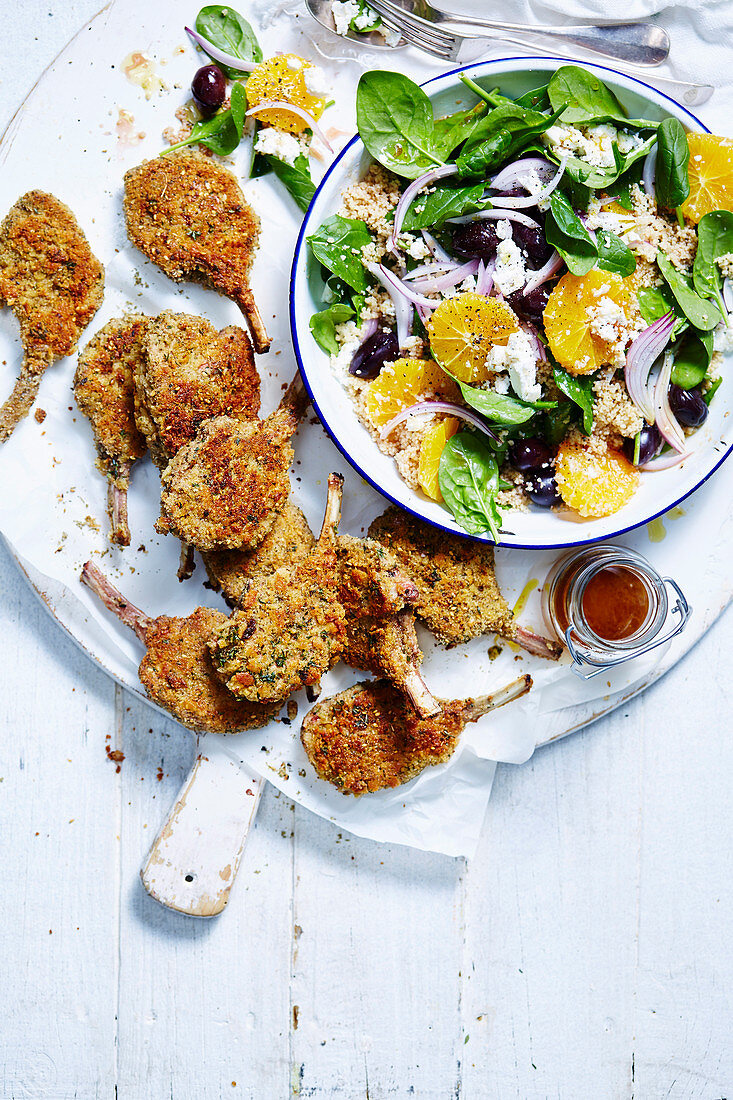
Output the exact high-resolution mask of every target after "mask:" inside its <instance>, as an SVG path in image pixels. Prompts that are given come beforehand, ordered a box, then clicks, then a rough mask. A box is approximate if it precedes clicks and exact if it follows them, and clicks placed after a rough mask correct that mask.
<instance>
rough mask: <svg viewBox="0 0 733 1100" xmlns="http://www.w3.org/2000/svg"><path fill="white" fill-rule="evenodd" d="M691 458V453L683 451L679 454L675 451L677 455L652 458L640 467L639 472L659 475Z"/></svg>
mask: <svg viewBox="0 0 733 1100" xmlns="http://www.w3.org/2000/svg"><path fill="white" fill-rule="evenodd" d="M689 457H690V452H689V451H683V452H682V454H677V452H676V451H675V453H674V454H671V455H661V456H660V457H659V458H650V459H649V461H648V462H645V463H644V464H643V466H639V470H640V472H641V473H642V474H645V473H650V474H654V473H659V472H660V471H661V470H669V469H670V468H671V467H672V466H679V464H680V462H684V461H685V459H686V458H689Z"/></svg>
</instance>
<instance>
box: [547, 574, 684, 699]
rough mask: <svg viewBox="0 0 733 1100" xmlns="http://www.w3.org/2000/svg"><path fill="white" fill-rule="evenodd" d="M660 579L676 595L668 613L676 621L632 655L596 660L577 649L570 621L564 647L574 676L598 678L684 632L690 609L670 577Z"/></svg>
mask: <svg viewBox="0 0 733 1100" xmlns="http://www.w3.org/2000/svg"><path fill="white" fill-rule="evenodd" d="M661 580H662V582H663V583H664V584H666V585H668V586H670V587H671V588H672V589H674V592H675V594H676V596H677V600H676V602H675V604H674V605H673V606H672V608H671V611H670V614H671V615H672V616H678V620H677V622H676V623H675V624H674V625H673V626H672V627H671V629H670V630H669V631H668V632H667V633H666V634H664V635H663V636H662V637H661V638H659V637H657V638H653V639H652V640H651V641H649V642H647V643H646V644H644V645H641V646H640V647H639V648H638V649H635V650H633V652H629V653H623V654H621V655H620V656H618V657H611V656H609V655H606V654H604V656H603V657H602V658H600V659H599V658H598V657H595V658H594V657H593V656H592V652H593V651H592V650H591V649H589V648H581V643H580V642H579V639H578V635H577V630H576V626H575V623H574V622H573V621H572V620H570V622H569V623H568V627H567V630H566V631H565V644H566V645H567V647H568V652H569V654H570V656H571V657H572V659H573V665H572V671H573V672H574V673H575V674H576V676H579V677H580V678H581V679H583V680H591V679H592V678H593V677H594V676H598V675H599V674H600V673H601V672H604V671H606V670H607V669H609V668H615V667H616V666H617V665H623V664H625V663H626V662H627V661H631V660H636V658H637V657H641V656H643V655H644V654H645V653H650V652H651V651H652V650H653V649H656V648H657V647H658V646H661V645H665V644H666V643H667V642H670V641H671V640H672V638H675V637H676V636H677V635H678V634H680V633H681V632H682V631H683V630H684V629H685V626H686V625H687V621H688V619H689V618H690V615H691V614H692V609H691V607H690V605H689V604H688V602H687V600H686V599H685V596H684V594H683V592H682V590H681V589H680V587H679V585H678V584H677V582H676V581H674V580H673V579H672V577H662V578H661Z"/></svg>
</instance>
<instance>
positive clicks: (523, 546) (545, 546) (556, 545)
mask: <svg viewBox="0 0 733 1100" xmlns="http://www.w3.org/2000/svg"><path fill="white" fill-rule="evenodd" d="M508 61H527V62H530V63H534V64H535V65H536V64H537V63H538V62H539V63H541V62H544V61H564V62H568V63H570V64H571V65H572V64H580V65H583V66H585V67H587V68H591V69H600V70H601V71H602V72H606V73H613V75H614V76H619V77H621V79H622V81H623V80H630V81H631V82H632V83H633V84H639V85H641V87H642V88H648V89H649V91H651V92H653V93H654V95H655V96H660V97H661V98H662V99H666V100H668V102H669V103H672V104H673V105H674V106H675V108H676V109H677V110H679V111H682V112H683V113H684V114H685V115H687V116H688V118H690V119H692V121H693V122H694V123H696V125H697V126H699V128H700V130H701V131H702V132H703V133H706V134H709V133H710V132H711V131H710V130H709V129H708V128H707V126H706V125H705V123H704V122H702V120H701V119H699V118H698V117H697V115H694V114H693V113H692V111H690V110H688V109H687V107H685V106H683V104H681V103H678V102H677V100H676V99H673V98H672V96H669V95H667V93H666V92H660V91H659V90H658V89H657V88H655V87H654V86H653V85H651V84H646V83H645V82H644V81H643V80H639V79H638V78H637V77H636V76H630V75H629V74H628V73H623V72H619V70H618V69H612V68H611V67H610V66H608V65H597V64H595V62H586V61H582V62H578V61H577V60H576V59H573V58H569V57H555V56H551V55H549V54H545V55H542V56H537V57H527V56H519V57H497V58H492V59H491V60H490V61H477V62H473V63H472V64H470V65H461V66H459V67H458V68H457V69H449V70H448V71H447V72H445V73H439V74H438V75H437V76H431V77H430V79H429V80H425V81H423V83H422V84H421V85H420V87H421V88H426V87H427V86H428V85H429V84H433V83H435V81H436V80H445V78H446V77H448V76H456V75H457V74H458V73H465V72H470V71H471V70H472V69H485V68H486V67H487V66H490V65H492V64H497V65H504V64H506V62H508ZM358 141H361V138H360V137H359V134H358V132H357V133H356V134H355V135H354V137H353V138H351V139H350V141H349V142H348V143H347V144H346V145H345V146H344V148H343V149H342V150H341V152H340V153H339V154H338V156H337V157H336V159H335V160H334V162H333V164H332V165H331V167H330V168H329V169H328V171H327V172H326V174H325V176H324V177H323V179H322V180H321V182H320V183H319V185H318V187H317V188H316V190H315V193H314V195H313V198H312V199H311V201H310V204H309V206H308V210H307V211H306V212H305V215H304V217H303V224H302V225H301V227H300V232H299V233H298V239H297V241H296V244H295V252H294V254H293V264H292V267H291V270H290V289H289V303H288V309H289V316H290V333H291V336H292V339H293V350H294V351H295V358H296V360H297V363H298V369H299V370H300V375H301V378H302V379H303V384H304V385H305V388H306V390H307V391H308V396H309V397H310V399H311V404H312V405H313V408H314V409H315V411H316V414H317V416H318V419H319V420H320V422H321V424H322V425H323V427H324V428H325V430H326V432H327V433H328V435H329V438H330V439H331V442H332V443H333V445H334V446H335V447H336V448H337V450H339V451H340V452H341V454H342V455H343V456H344V458H345V459H346V461H347V462H348V463H349V464H350V465H351V466H352V467H353V468H354V470H356V472H357V474H359V476H360V477H361V478H363V479H364V481H366V482H367V484H368V485H371V487H372V488H373V489H375V490H376V492H378V493H379V495H380V496H382V497H385V498H386V499H387V500H389V501H391V502H392V504H396V505H397V507H398V508H401V509H402V510H403V511H405V512H407V513H409V515H411V516H414V518H415V519H419V520H421V521H422V522H423V523H427V524H429V525H430V526H431V527H436V528H437V529H438V530H439V531H445V532H446V534H448V535H459V536H460V537H461V538H465V539H469V540H470V541H472V542H482V543H489V545H492V546H494V545H496V546H498V547H499V548H502V547H503V548H504V549H507V550H567V549H572V548H573V547H575V546H591V545H592V544H593V543H596V542H606V541H607V540H608V539H616V538H619V537H620V536H621V535H627V534H628V533H629V532H630V531H635V530H637V528H639V527H644V526H645V525H646V524H647V523H652V522H653V521H654V520H655V519H659V517H660V516H663V515H664V514H665V513H666V512H668V511H669V510H670V509H671V508H676V507H677V506H678V505H679V504H681V503H682V501H683V500H687V498H688V497H689V496H692V494H693V493H696V492H697V491H698V489H700V488H702V486H703V485H704V484H705V482H706V481H708V480H709V479H710V478H711V477H712V476H713V474H714V473H715V472H716V471H717V470H719V469H720V467H721V466H722V465H723V463H724V462H725V460H726V459H727V458H728V457H729V455H730V454H731V452H732V451H733V443H731V444H730V445H729V446H728V448H727V450H726V451H725V453H724V454H723V456H722V458H720V459H719V461H718V462H716V463H715V465H714V466H713V467H712V469H711V470H708V472H707V473H706V474H705V477H703V478H702V479H701V480H700V481H698V482H697V484H695V485H693V487H692V488H691V489H688V490H687V492H686V493H683V494H682V496H681V497H678V498H677V499H676V500H674V501H673V502H672V503H671V504H668V505H667V506H666V507H665V508H663V509H661V511H659V512H655V513H654V515H652V516H646V517H645V518H644V519H642V520H639V522H638V523H632V524H631V525H630V526H629V527H623V528H620V529H619V530H617V531H610V532H609V533H608V534H605V535H596V536H595V537H594V538H588V539H581V540H580V541H577V540H574V541H573V542H546V543H541V544H539V545H538V544H536V543H516V542H513V543H511V544H510V545H507V544H506V543H502V542H499V543H494V542H493V540H492V539H487V538H481V537H480V536H476V535H471V534H469V532H468V531H456V530H455V528H453V527H446V526H445V524H442V523H440V522H439V521H438V520H435V519H428V517H427V516H424V515H423V514H422V513H421V512H418V511H416V510H415V509H414V508H411V507H410V506H409V505H407V504H405V503H403V501H401V500H398V499H397V498H396V497H393V496H392V494H391V493H388V492H387V490H386V489H384V488H383V487H382V486H381V485H378V484H377V483H376V481H374V479H373V478H372V477H370V476H369V474H368V473H367V472H366V470H363V469H362V468H361V466H359V464H358V463H357V462H356V461H355V460H354V459H353V458H352V457H351V455H350V454H349V452H348V451H347V450H346V448H345V447H343V446H342V445H341V443H340V442H339V441H338V439H337V438H336V436H335V434H334V432H333V431H332V430H331V427H330V425H329V424H328V422H327V420H326V419H325V417H324V416H323V413H322V412H321V409H320V406H319V404H318V402H317V401H316V398H315V394H314V393H313V388H312V387H311V384H310V382H309V380H308V374H307V371H306V370H305V368H304V363H303V356H302V355H301V351H300V342H299V340H298V332H297V327H296V321H295V280H296V276H297V272H298V263H299V260H300V254H301V251H302V249H303V245H304V244H305V234H306V228H307V222H308V216H309V214H310V210H311V208H312V206H313V204H314V203H315V201H316V199H317V198H318V196H319V195H320V193H321V191H322V190H323V188H324V186H325V185H326V183H327V182H328V180H329V179H330V178H331V176H332V175H333V173H334V171H335V170H336V168H337V167H338V165H339V164H340V163H341V161H342V160H343V158H344V157H345V156H346V154H347V153H348V152H349V150H350V149H351V148H352V147H353V146H354V145H355V144H356V143H357V142H358Z"/></svg>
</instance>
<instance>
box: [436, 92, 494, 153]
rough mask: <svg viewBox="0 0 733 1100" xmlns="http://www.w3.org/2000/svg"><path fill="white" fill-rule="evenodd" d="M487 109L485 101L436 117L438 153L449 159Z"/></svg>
mask: <svg viewBox="0 0 733 1100" xmlns="http://www.w3.org/2000/svg"><path fill="white" fill-rule="evenodd" d="M485 111H486V105H485V104H484V103H477V104H476V106H475V107H471V108H469V109H468V110H464V111H456V112H455V113H454V114H452V115H446V116H445V117H444V118H436V120H435V129H434V131H433V143H434V146H435V153H436V155H438V156H441V157H444V158H446V159H447V158H448V157H449V156H450V154H451V153H453V152H455V150H456V149H458V148H459V147H460V146H461V145H463V143H464V141H465V140H466V138H467V137H468V135H469V134H470V132H471V129H472V128H473V125H474V123H475V122H476V121H477V119H479V118H480V117H481V116H482V115H483V114H484V113H485Z"/></svg>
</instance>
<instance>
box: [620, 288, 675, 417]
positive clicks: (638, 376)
mask: <svg viewBox="0 0 733 1100" xmlns="http://www.w3.org/2000/svg"><path fill="white" fill-rule="evenodd" d="M674 324H675V316H674V313H673V312H672V310H670V311H669V313H665V315H664V316H663V317H660V318H659V319H658V320H657V321H655V322H654V324H653V325H649V327H648V328H645V329H644V331H643V332H641V333H640V334H639V335H638V336H637V337H636V339H635V340H634V341H633V343H632V345H631V347H630V348H629V350H628V351H627V352H626V368H625V371H624V378H625V381H626V389H627V391H628V394H629V397H630V398H631V400H632V401H633V403H634V404H635V405H636V407H637V409H638V410H639V412H640V413H641V415H642V416H643V417H644V419H645V420H648V421H649V423H650V424H653V423H654V402H653V400H652V396H651V394H650V393H649V374H650V373H651V369H652V367H653V366H654V363H655V362H656V360H657V359H658V358H659V356H660V355H661V354H662V352H663V351H664V349H665V348H666V346H667V344H668V343H669V337H670V333H671V332H672V329H673V328H674Z"/></svg>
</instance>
